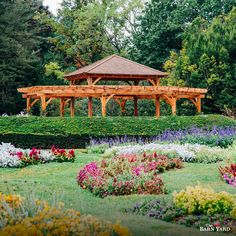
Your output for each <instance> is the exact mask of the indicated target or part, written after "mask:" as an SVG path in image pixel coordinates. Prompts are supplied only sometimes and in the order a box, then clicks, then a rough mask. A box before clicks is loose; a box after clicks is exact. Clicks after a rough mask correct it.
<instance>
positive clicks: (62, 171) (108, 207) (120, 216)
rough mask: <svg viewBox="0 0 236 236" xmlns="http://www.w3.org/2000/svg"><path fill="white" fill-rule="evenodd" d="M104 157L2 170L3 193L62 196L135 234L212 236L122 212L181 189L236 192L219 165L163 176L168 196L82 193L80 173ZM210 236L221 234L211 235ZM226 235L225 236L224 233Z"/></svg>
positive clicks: (87, 156) (0, 187)
mask: <svg viewBox="0 0 236 236" xmlns="http://www.w3.org/2000/svg"><path fill="white" fill-rule="evenodd" d="M98 159H100V157H99V156H98V155H95V154H82V153H79V154H78V155H77V160H76V162H75V163H50V164H45V165H37V166H29V167H27V168H23V169H0V191H1V192H4V193H13V192H14V193H19V194H21V195H22V196H26V195H28V194H30V193H32V192H33V193H35V195H36V196H37V197H39V198H41V199H47V200H49V201H53V198H55V197H58V198H59V200H61V201H63V202H64V203H65V205H66V207H67V208H73V209H76V210H78V211H80V212H81V213H85V214H91V215H95V216H97V217H100V218H103V219H106V220H110V221H113V222H115V221H117V220H120V221H121V223H122V224H124V225H126V226H128V227H129V228H130V230H131V232H132V233H133V235H140V236H145V235H147V236H152V235H153V236H154V235H179V236H182V235H208V234H207V233H205V232H203V233H201V232H199V230H195V229H190V228H187V227H184V226H180V225H175V224H170V223H166V222H162V221H159V220H153V219H150V218H147V217H144V216H137V215H130V214H124V213H122V211H121V210H122V209H124V208H128V207H132V206H133V205H134V203H135V202H138V201H142V200H145V199H154V198H157V197H167V198H168V197H171V193H172V192H173V191H174V190H181V189H183V188H184V187H185V186H187V185H196V184H197V183H201V184H202V185H206V186H210V187H212V188H213V189H215V190H217V191H227V192H230V193H236V189H235V188H234V187H231V186H229V185H227V184H225V183H224V182H223V181H221V180H220V178H219V175H218V171H217V167H218V165H219V164H185V168H183V169H181V170H174V171H173V170H172V171H169V172H166V173H164V174H162V177H163V179H164V182H165V184H166V186H167V189H168V190H169V193H168V195H165V196H163V195H162V196H143V195H132V196H124V197H123V196H121V197H107V198H105V199H100V198H98V197H95V196H94V195H92V194H91V193H90V192H88V191H86V190H82V189H81V188H80V187H79V186H78V185H77V183H76V175H77V172H78V170H79V169H80V168H81V167H82V166H83V165H85V164H86V163H89V162H91V161H94V160H98ZM209 235H220V234H217V233H211V234H210V233H209ZM222 235H225V234H222Z"/></svg>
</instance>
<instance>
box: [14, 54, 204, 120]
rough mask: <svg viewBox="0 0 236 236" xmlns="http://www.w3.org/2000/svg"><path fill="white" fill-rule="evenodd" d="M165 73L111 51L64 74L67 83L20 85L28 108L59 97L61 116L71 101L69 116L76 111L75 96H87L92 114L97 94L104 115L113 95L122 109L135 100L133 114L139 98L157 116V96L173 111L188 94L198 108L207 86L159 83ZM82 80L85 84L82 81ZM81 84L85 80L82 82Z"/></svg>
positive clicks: (89, 112)
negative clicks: (147, 101)
mask: <svg viewBox="0 0 236 236" xmlns="http://www.w3.org/2000/svg"><path fill="white" fill-rule="evenodd" d="M166 76H167V73H164V72H161V71H159V70H155V69H152V68H150V67H147V66H144V65H141V64H138V63H136V62H133V61H130V60H128V59H125V58H123V57H120V56H117V55H112V56H109V57H107V58H105V59H102V60H100V61H97V62H95V63H93V64H91V65H88V66H85V67H82V68H80V69H78V70H76V71H74V72H72V73H70V74H67V75H66V76H65V79H66V80H68V81H70V85H69V86H34V87H28V88H19V89H18V91H19V92H20V93H23V98H26V100H27V111H28V112H29V111H30V109H31V108H32V106H33V105H34V104H35V103H36V102H38V101H41V107H42V111H45V110H46V107H47V105H48V104H49V103H50V102H51V101H52V100H53V99H60V114H61V116H64V113H65V106H66V104H67V103H70V113H71V116H74V114H75V99H76V98H88V115H89V117H92V115H93V114H92V100H93V98H98V99H100V100H101V104H102V116H106V105H107V103H108V102H109V100H110V99H114V100H115V101H116V102H117V103H118V104H119V105H120V107H121V111H122V112H124V111H125V104H126V101H127V100H129V99H133V100H134V115H135V116H137V115H138V102H137V101H138V99H152V100H154V101H155V107H156V116H157V117H159V116H160V99H163V100H164V101H166V102H167V103H168V104H169V105H170V106H171V108H172V114H173V115H175V114H176V101H177V100H178V99H181V98H187V99H189V100H190V101H192V102H193V104H194V105H195V106H196V108H197V111H198V113H200V112H201V99H202V98H204V97H205V94H206V92H207V90H206V89H199V88H187V87H175V86H160V79H161V78H162V77H166ZM102 80H103V81H104V80H105V81H108V80H109V81H124V82H126V83H127V85H98V83H99V82H100V81H102ZM82 81H85V82H86V85H81V82H82ZM140 81H147V82H148V83H149V84H150V85H149V86H140V85H139V83H140ZM83 84H84V83H83Z"/></svg>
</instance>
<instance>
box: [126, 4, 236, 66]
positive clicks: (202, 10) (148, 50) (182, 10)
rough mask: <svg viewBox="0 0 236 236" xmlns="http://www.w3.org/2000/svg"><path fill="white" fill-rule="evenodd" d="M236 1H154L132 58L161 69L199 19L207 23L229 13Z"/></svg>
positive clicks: (143, 20) (135, 40)
mask: <svg viewBox="0 0 236 236" xmlns="http://www.w3.org/2000/svg"><path fill="white" fill-rule="evenodd" d="M233 6H236V1H235V0H217V1H216V0H177V1H173V0H151V2H150V3H148V4H147V5H146V8H145V11H144V15H143V16H142V17H141V18H140V25H139V27H138V30H137V32H135V33H134V34H133V46H132V47H131V49H130V54H131V55H132V58H133V59H135V60H136V61H139V62H141V63H144V64H146V65H148V66H151V67H154V68H161V67H162V66H163V64H164V62H165V61H166V59H167V58H168V57H169V53H170V51H171V50H177V51H179V50H180V49H181V46H182V40H183V32H184V31H185V29H186V28H187V27H188V25H189V24H191V22H192V21H193V20H194V19H195V18H196V17H202V18H203V19H205V20H206V21H207V22H209V21H211V20H212V19H213V18H214V17H215V16H217V15H219V14H221V13H228V12H229V11H230V10H231V9H232V7H233Z"/></svg>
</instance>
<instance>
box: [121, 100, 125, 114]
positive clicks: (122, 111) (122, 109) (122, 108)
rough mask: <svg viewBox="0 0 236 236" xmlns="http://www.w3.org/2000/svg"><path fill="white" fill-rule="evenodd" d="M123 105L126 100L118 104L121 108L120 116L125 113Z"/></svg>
mask: <svg viewBox="0 0 236 236" xmlns="http://www.w3.org/2000/svg"><path fill="white" fill-rule="evenodd" d="M125 104H126V100H122V102H121V103H120V106H121V113H122V114H124V113H125Z"/></svg>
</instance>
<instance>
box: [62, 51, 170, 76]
mask: <svg viewBox="0 0 236 236" xmlns="http://www.w3.org/2000/svg"><path fill="white" fill-rule="evenodd" d="M96 76H101V77H107V78H108V77H109V78H117V79H119V78H120V79H126V78H127V79H128V78H130V77H131V78H137V79H142V78H146V77H155V78H158V77H165V76H167V73H165V72H161V71H159V70H156V69H153V68H151V67H148V66H144V65H142V64H139V63H137V62H134V61H131V60H128V59H126V58H123V57H120V56H118V55H111V56H109V57H106V58H104V59H102V60H100V61H97V62H95V63H93V64H91V65H88V66H85V67H82V68H80V69H78V70H76V71H74V72H72V73H69V74H67V75H65V79H69V80H70V79H77V78H78V79H80V78H81V79H82V78H88V77H96Z"/></svg>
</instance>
